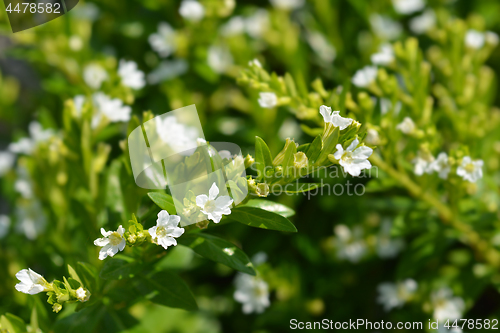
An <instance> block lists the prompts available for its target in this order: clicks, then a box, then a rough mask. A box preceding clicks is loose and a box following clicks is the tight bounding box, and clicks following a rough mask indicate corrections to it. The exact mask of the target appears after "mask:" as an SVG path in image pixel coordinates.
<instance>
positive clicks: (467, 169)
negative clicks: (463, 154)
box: [465, 163, 474, 173]
mask: <svg viewBox="0 0 500 333" xmlns="http://www.w3.org/2000/svg"><path fill="white" fill-rule="evenodd" d="M465 171H467V172H468V173H472V172H473V171H474V164H472V163H469V164H467V165H466V166H465Z"/></svg>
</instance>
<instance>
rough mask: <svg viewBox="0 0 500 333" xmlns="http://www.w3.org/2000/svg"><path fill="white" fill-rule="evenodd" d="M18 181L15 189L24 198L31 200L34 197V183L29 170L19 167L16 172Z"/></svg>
mask: <svg viewBox="0 0 500 333" xmlns="http://www.w3.org/2000/svg"><path fill="white" fill-rule="evenodd" d="M16 176H17V178H16V181H15V183H14V189H15V190H16V192H17V193H19V194H21V196H22V197H23V198H26V199H30V198H32V197H33V182H32V181H31V178H30V175H29V173H28V170H26V168H25V167H23V166H18V168H17V170H16Z"/></svg>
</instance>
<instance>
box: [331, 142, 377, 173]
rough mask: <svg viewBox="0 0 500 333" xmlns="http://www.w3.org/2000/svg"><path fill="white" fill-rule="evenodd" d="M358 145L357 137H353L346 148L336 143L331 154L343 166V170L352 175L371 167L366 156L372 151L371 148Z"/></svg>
mask: <svg viewBox="0 0 500 333" xmlns="http://www.w3.org/2000/svg"><path fill="white" fill-rule="evenodd" d="M358 145H359V140H358V138H356V139H354V141H353V142H352V143H351V144H350V145H349V147H347V149H346V150H344V148H342V145H341V144H337V147H336V148H337V151H336V152H335V154H333V157H335V159H337V160H338V161H339V164H340V165H341V166H343V167H344V170H345V172H347V173H349V174H351V175H352V176H354V177H357V176H359V174H360V173H361V170H363V169H370V168H371V167H372V165H371V163H370V161H368V157H370V156H371V154H372V153H373V149H371V148H369V147H366V146H360V147H358ZM356 147H358V148H356Z"/></svg>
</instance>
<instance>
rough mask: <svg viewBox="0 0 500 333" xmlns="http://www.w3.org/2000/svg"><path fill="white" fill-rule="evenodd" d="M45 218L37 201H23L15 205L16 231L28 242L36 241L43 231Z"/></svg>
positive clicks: (45, 222)
mask: <svg viewBox="0 0 500 333" xmlns="http://www.w3.org/2000/svg"><path fill="white" fill-rule="evenodd" d="M46 225H47V217H46V216H45V214H44V212H43V208H42V205H41V204H40V202H39V201H38V200H35V199H30V200H26V201H25V200H23V201H22V202H21V203H19V204H17V205H16V231H17V232H18V233H23V234H24V235H25V236H26V238H28V239H29V240H33V239H36V238H37V237H38V235H39V234H40V233H42V232H43V231H44V230H45V227H46Z"/></svg>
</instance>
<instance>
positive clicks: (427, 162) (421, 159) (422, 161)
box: [412, 152, 435, 176]
mask: <svg viewBox="0 0 500 333" xmlns="http://www.w3.org/2000/svg"><path fill="white" fill-rule="evenodd" d="M434 161H435V160H434V156H432V155H431V154H429V153H421V152H419V154H418V156H417V157H416V158H415V159H413V161H412V163H413V164H415V166H414V170H413V172H415V174H416V175H417V176H422V175H423V174H424V173H428V174H430V173H432V172H433V171H434V165H433V163H434Z"/></svg>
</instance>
